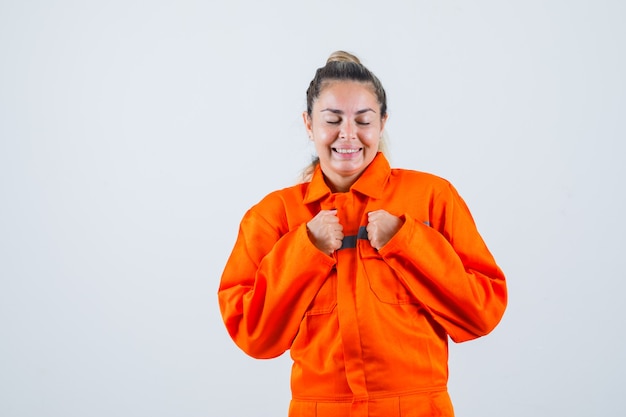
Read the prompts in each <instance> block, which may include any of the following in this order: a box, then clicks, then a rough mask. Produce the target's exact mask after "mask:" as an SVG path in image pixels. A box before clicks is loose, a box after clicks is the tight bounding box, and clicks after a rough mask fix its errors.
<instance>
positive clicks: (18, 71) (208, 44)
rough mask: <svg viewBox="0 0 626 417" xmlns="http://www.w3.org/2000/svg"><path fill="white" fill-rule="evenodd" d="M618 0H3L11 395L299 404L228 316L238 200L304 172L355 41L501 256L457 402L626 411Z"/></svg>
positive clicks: (231, 405)
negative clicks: (501, 292)
mask: <svg viewBox="0 0 626 417" xmlns="http://www.w3.org/2000/svg"><path fill="white" fill-rule="evenodd" d="M625 19H626V2H623V1H621V0H614V1H610V0H593V1H592V0H586V1H583V0H568V1H566V0H561V1H558V0H526V1H524V2H503V1H495V0H493V1H487V0H474V1H460V0H449V1H444V0H436V1H435V0H430V1H426V0H406V1H398V0H388V1H384V2H380V1H368V0H361V1H342V0H322V1H307V2H303V1H297V0H276V1H252V0H251V1H223V2H217V1H207V0H204V1H200V0H197V1H194V0H177V1H139V0H124V1H118V0H113V1H69V0H67V1H62V0H57V1H55V0H50V1H44V0H41V1H33V0H30V1H29V0H20V1H17V0H1V1H0V415H2V416H3V417H41V416H46V417H84V416H90V417H100V416H102V417H104V416H106V417H109V416H133V417H134V416H155V417H158V416H172V417H174V416H176V417H178V416H185V417H187V416H188V417H200V416H215V417H248V416H250V417H275V416H286V413H287V407H288V402H289V399H290V391H289V372H290V359H289V357H288V353H287V354H285V355H283V356H281V357H279V358H277V359H274V360H263V361H260V360H255V359H252V358H249V357H247V356H246V355H245V354H243V353H242V352H241V351H240V350H238V348H237V347H236V346H235V345H234V343H233V342H232V341H231V340H230V339H229V337H228V335H227V333H226V331H225V328H224V325H223V323H222V321H221V317H220V314H219V309H218V304H217V288H218V285H219V280H220V275H221V272H222V269H223V267H224V264H225V262H226V259H227V257H228V255H229V253H230V250H231V249H232V245H233V244H234V241H235V237H236V234H237V228H238V224H239V221H240V219H241V216H242V215H243V213H244V212H245V211H246V210H247V209H248V208H249V207H250V206H251V205H253V204H254V203H256V202H257V201H258V200H259V199H260V198H262V197H263V196H264V195H265V194H267V193H268V192H270V191H272V190H275V189H278V188H282V187H286V186H289V185H292V184H294V183H296V181H297V179H298V175H299V173H300V170H301V169H302V168H304V166H305V165H306V164H307V163H308V162H309V160H310V157H311V152H312V147H311V146H310V145H309V144H308V140H307V137H306V134H305V132H304V128H303V126H302V121H301V112H302V111H303V110H304V108H305V91H306V88H307V86H308V84H309V82H310V80H311V79H312V77H313V75H314V72H315V69H317V68H318V67H320V66H322V65H323V64H324V62H325V60H326V58H327V57H328V55H329V54H330V53H331V52H333V51H334V50H337V49H345V50H348V51H350V52H353V53H355V54H357V55H358V56H359V57H360V58H361V59H362V61H363V62H364V63H365V64H366V65H367V66H368V67H369V68H370V69H371V70H372V71H373V72H374V73H376V74H377V75H378V76H379V78H380V79H381V80H382V82H383V85H384V86H385V88H386V90H387V93H388V96H389V111H390V119H389V122H388V124H387V131H388V134H389V137H390V144H391V148H390V159H391V163H392V165H393V166H396V167H402V168H410V169H417V170H423V171H428V172H432V173H434V174H437V175H440V176H442V177H445V178H447V179H448V180H450V181H451V182H452V183H453V184H454V185H455V186H456V187H457V189H458V190H459V191H460V193H461V195H462V196H463V197H464V198H465V200H466V202H467V203H468V205H469V207H470V209H471V211H472V213H473V215H474V218H475V220H476V223H477V224H478V227H479V230H480V231H481V233H482V235H483V237H484V238H485V240H486V242H487V244H488V246H489V247H490V249H491V251H492V252H493V254H494V256H495V257H496V260H497V261H498V263H499V264H500V266H501V267H502V269H503V270H504V271H505V273H506V275H507V279H508V286H509V291H510V303H509V307H508V310H507V312H506V314H505V316H504V319H503V321H502V322H501V323H500V326H499V327H498V328H497V329H496V330H495V331H494V332H493V333H492V334H490V335H489V336H487V337H484V338H482V339H479V340H476V341H472V342H467V343H463V344H459V345H454V344H452V345H451V347H450V373H451V377H450V387H449V388H450V392H451V395H452V399H453V402H454V405H455V409H456V412H457V415H458V416H483V417H489V416H492V417H496V416H508V417H517V416H519V417H521V416H530V415H532V416H569V417H575V416H599V415H604V416H618V415H626V403H625V402H624V398H623V395H624V383H623V376H624V374H625V373H626V341H625V336H624V330H625V328H626V326H625V325H626V320H625V317H626V315H625V314H624V311H623V308H624V306H625V303H624V295H623V294H624V290H625V289H626V285H625V283H624V282H625V280H626V273H625V272H624V265H625V259H626V256H625V255H624V251H625V249H626V239H625V235H626V221H625V220H624V217H623V216H624V212H625V211H626V198H625V197H624V191H625V186H624V180H625V179H626V168H625V165H626V161H625V159H626V158H625V156H626V152H625V149H624V148H625V146H624V142H625V140H626V126H625V120H626V117H625V116H626V82H625V80H626V76H625V74H626V58H625V55H626V54H625V51H626V25H625V24H624V21H625Z"/></svg>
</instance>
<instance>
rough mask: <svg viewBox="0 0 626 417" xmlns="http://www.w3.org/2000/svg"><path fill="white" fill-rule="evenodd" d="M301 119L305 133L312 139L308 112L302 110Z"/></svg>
mask: <svg viewBox="0 0 626 417" xmlns="http://www.w3.org/2000/svg"><path fill="white" fill-rule="evenodd" d="M302 120H303V121H304V128H305V129H306V133H307V135H309V139H310V140H313V130H312V129H311V117H310V116H309V113H307V112H306V111H303V112H302Z"/></svg>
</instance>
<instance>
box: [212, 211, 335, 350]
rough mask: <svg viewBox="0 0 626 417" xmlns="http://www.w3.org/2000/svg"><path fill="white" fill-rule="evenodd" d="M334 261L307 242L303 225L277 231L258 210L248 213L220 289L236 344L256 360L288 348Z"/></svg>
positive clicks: (222, 303) (228, 325) (223, 307)
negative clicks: (284, 230)
mask: <svg viewBox="0 0 626 417" xmlns="http://www.w3.org/2000/svg"><path fill="white" fill-rule="evenodd" d="M334 264H335V260H334V258H332V257H330V256H327V255H326V254H324V253H323V252H321V251H320V250H318V249H317V248H316V247H315V246H314V245H313V243H311V241H310V239H309V238H308V235H307V230H306V224H301V225H300V226H298V227H297V228H295V229H293V230H291V231H288V232H287V233H285V234H283V235H281V234H280V232H279V227H277V226H276V225H275V224H273V223H272V222H269V221H267V220H266V219H265V218H264V217H263V216H262V215H261V214H260V213H259V212H257V211H255V210H250V211H248V213H246V215H245V216H244V218H243V220H242V222H241V225H240V228H239V235H238V237H237V240H236V243H235V246H234V248H233V251H232V253H231V255H230V257H229V259H228V261H227V263H226V266H225V268H224V272H223V274H222V277H221V282H220V287H219V290H218V299H219V305H220V310H221V314H222V318H223V320H224V324H225V325H226V328H227V330H228V332H229V334H230V336H231V337H232V339H233V340H234V341H235V343H236V344H237V346H239V347H240V348H241V349H242V350H243V351H244V352H245V353H247V354H248V355H250V356H252V357H255V358H272V357H276V356H279V355H281V354H282V353H284V352H285V351H286V350H287V349H289V348H290V346H291V342H292V341H293V339H294V337H295V336H296V333H297V331H298V328H299V326H300V322H301V320H302V317H303V316H304V314H305V312H306V310H307V308H308V306H309V305H310V304H311V301H312V300H313V299H314V298H315V296H316V294H317V292H318V291H319V289H320V287H321V286H322V284H323V283H324V281H325V280H326V278H327V277H328V275H329V274H330V272H331V270H332V268H333V266H334Z"/></svg>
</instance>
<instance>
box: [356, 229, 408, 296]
mask: <svg viewBox="0 0 626 417" xmlns="http://www.w3.org/2000/svg"><path fill="white" fill-rule="evenodd" d="M358 250H359V256H360V260H361V267H362V270H363V272H364V274H365V276H366V277H367V280H368V282H369V287H370V289H371V291H372V293H374V295H375V296H376V298H378V300H379V301H381V302H383V303H387V304H418V300H417V298H416V297H415V296H414V295H413V294H411V293H410V292H409V290H408V289H407V288H406V287H405V286H404V284H403V283H402V281H400V279H399V278H398V275H397V274H396V272H395V271H394V270H393V269H391V267H389V265H387V263H386V262H385V261H384V260H383V258H382V256H380V255H379V254H378V251H376V249H374V248H373V247H372V245H370V243H369V241H359V243H358Z"/></svg>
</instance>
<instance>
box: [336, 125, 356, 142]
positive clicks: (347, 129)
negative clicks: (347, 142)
mask: <svg viewBox="0 0 626 417" xmlns="http://www.w3.org/2000/svg"><path fill="white" fill-rule="evenodd" d="M339 137H340V138H341V139H354V138H356V126H354V124H353V123H352V122H350V121H346V122H344V123H342V124H341V130H340V131H339Z"/></svg>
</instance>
